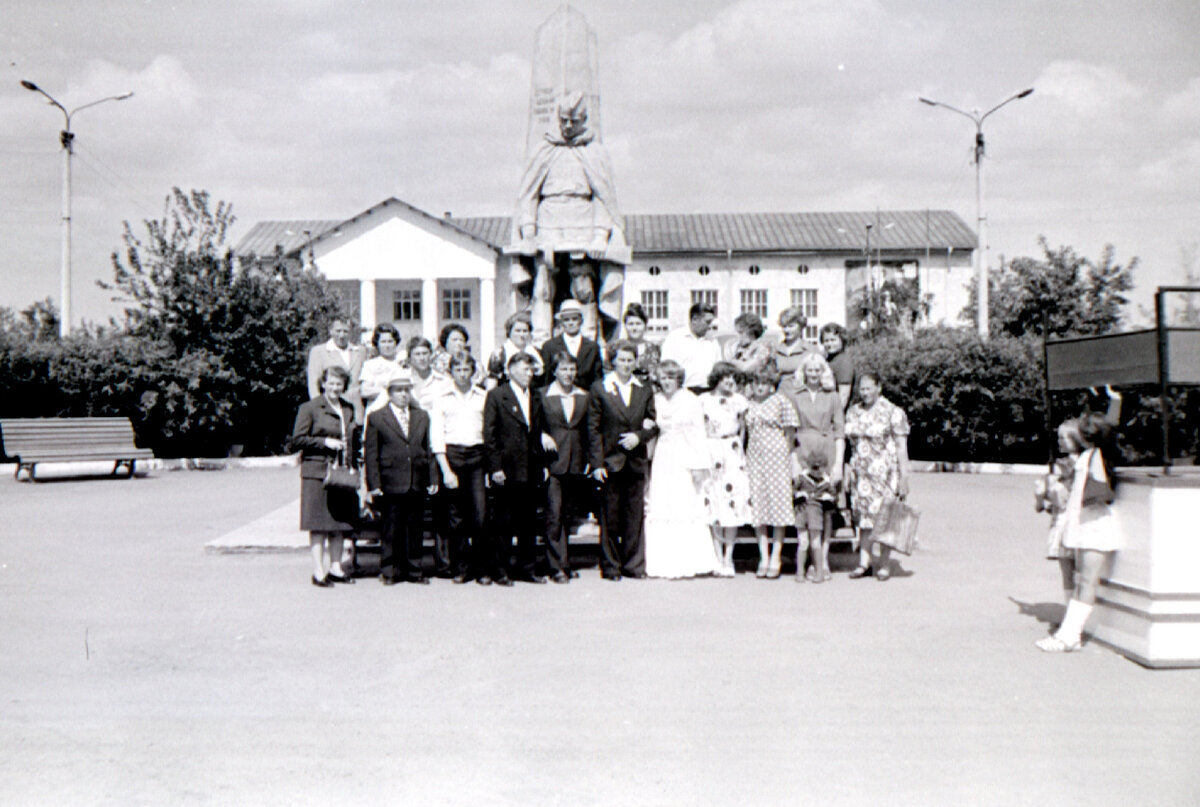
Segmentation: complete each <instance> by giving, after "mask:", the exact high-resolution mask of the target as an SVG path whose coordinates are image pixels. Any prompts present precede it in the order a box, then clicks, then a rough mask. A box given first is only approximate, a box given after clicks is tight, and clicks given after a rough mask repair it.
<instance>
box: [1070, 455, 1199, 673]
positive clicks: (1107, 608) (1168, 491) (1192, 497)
mask: <svg viewBox="0 0 1200 807" xmlns="http://www.w3.org/2000/svg"><path fill="white" fill-rule="evenodd" d="M1116 512H1117V518H1118V520H1119V522H1120V525H1121V533H1122V536H1123V543H1122V547H1121V549H1120V551H1118V552H1117V553H1115V555H1114V557H1113V560H1112V563H1111V567H1110V569H1109V570H1108V573H1107V575H1106V576H1105V577H1104V578H1103V579H1102V580H1101V585H1100V590H1099V593H1098V596H1097V601H1096V610H1095V612H1094V613H1093V615H1092V618H1091V620H1089V628H1090V630H1089V633H1091V635H1092V636H1093V638H1094V639H1096V640H1098V641H1099V642H1101V643H1102V644H1105V645H1108V646H1109V647H1111V648H1113V649H1114V650H1116V651H1117V652H1119V653H1121V654H1123V655H1125V656H1126V657H1128V658H1130V659H1133V660H1134V661H1136V662H1138V663H1139V664H1143V665H1145V666H1147V667H1200V474H1195V473H1186V474H1179V475H1174V474H1173V475H1171V476H1162V475H1161V474H1150V473H1126V474H1123V475H1122V476H1121V484H1120V486H1119V488H1118V492H1117V504H1116Z"/></svg>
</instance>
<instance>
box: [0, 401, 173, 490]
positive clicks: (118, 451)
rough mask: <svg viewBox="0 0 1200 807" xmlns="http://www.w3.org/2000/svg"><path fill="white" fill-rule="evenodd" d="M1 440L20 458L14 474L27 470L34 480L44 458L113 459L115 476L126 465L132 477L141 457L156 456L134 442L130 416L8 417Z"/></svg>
mask: <svg viewBox="0 0 1200 807" xmlns="http://www.w3.org/2000/svg"><path fill="white" fill-rule="evenodd" d="M0 441H2V442H3V446H4V453H5V455H7V456H8V458H9V459H10V460H16V461H17V470H16V472H15V473H14V474H13V478H14V479H20V478H21V471H23V470H24V471H26V472H27V473H28V479H29V481H31V482H33V481H36V479H35V477H34V469H35V468H36V466H37V465H38V463H43V462H88V461H104V462H112V463H113V469H112V475H113V476H117V475H118V473H119V472H120V471H121V469H122V468H124V469H125V472H126V478H131V477H132V476H133V470H134V463H135V462H136V461H137V460H149V459H154V452H153V451H151V450H150V449H148V448H138V447H137V446H136V445H134V435H133V426H132V425H131V424H130V423H129V418H120V417H115V418H114V417H95V418H5V419H0Z"/></svg>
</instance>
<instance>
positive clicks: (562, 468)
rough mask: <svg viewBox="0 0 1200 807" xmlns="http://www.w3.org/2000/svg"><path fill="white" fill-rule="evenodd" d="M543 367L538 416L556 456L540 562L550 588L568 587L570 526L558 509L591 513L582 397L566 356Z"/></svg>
mask: <svg viewBox="0 0 1200 807" xmlns="http://www.w3.org/2000/svg"><path fill="white" fill-rule="evenodd" d="M547 366H548V367H549V368H550V372H551V373H552V375H551V378H552V379H553V380H552V381H551V383H550V386H548V387H546V388H545V389H544V390H543V391H542V415H543V417H544V418H545V420H546V431H547V432H549V434H550V437H551V438H553V440H554V444H555V446H556V450H555V453H554V454H553V455H552V456H551V457H550V461H549V466H550V467H549V472H550V477H549V479H548V480H547V481H546V562H547V564H548V565H549V567H550V574H551V579H552V580H553V581H554V582H555V583H568V582H570V580H571V577H572V576H573V573H572V572H571V566H570V563H569V561H568V560H567V534H568V533H569V532H570V524H569V523H568V521H567V520H566V519H565V518H564V516H565V515H566V507H564V505H575V506H576V507H577V508H578V509H580V510H583V511H585V512H586V511H587V510H589V509H591V507H592V503H591V501H590V500H591V498H592V483H591V480H589V479H588V478H587V476H586V475H585V471H586V470H587V463H588V455H587V415H588V393H587V391H586V390H583V389H580V388H579V387H577V386H575V372H576V362H575V357H574V356H572V355H571V354H570V353H567V352H565V351H564V352H562V353H557V354H555V355H554V356H551V357H550V363H549V364H548V365H547Z"/></svg>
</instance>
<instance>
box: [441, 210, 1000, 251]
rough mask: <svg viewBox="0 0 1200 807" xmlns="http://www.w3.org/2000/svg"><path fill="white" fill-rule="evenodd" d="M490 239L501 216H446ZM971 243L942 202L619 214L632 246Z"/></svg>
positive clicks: (504, 221) (826, 247)
mask: <svg viewBox="0 0 1200 807" xmlns="http://www.w3.org/2000/svg"><path fill="white" fill-rule="evenodd" d="M452 221H453V222H454V223H455V224H456V225H458V226H459V227H461V228H462V229H464V230H466V231H468V232H471V233H474V234H475V235H476V236H478V237H479V238H481V239H483V240H484V241H487V242H488V243H490V244H495V245H497V246H502V245H504V244H506V243H508V239H509V237H510V233H511V227H512V220H511V219H509V218H507V217H495V216H493V217H484V218H461V219H453V220H452ZM868 224H869V225H871V247H872V248H875V247H879V248H881V249H887V250H924V249H925V248H926V246H928V247H930V248H931V249H946V248H947V247H953V248H954V249H956V250H971V249H974V248H975V245H976V239H975V233H973V232H972V231H971V228H969V227H968V226H967V224H966V222H964V221H963V220H962V219H961V218H960V217H959V216H958V214H957V213H953V212H951V211H949V210H930V211H925V210H881V211H878V212H876V211H870V212H848V213H677V214H669V213H663V214H652V215H630V216H626V217H625V240H626V241H628V242H629V245H630V246H631V247H633V251H634V252H640V253H653V252H665V253H669V252H725V251H726V250H733V251H735V252H807V251H814V252H853V251H856V250H859V251H860V250H862V249H863V248H864V247H865V246H866V232H867V225H868Z"/></svg>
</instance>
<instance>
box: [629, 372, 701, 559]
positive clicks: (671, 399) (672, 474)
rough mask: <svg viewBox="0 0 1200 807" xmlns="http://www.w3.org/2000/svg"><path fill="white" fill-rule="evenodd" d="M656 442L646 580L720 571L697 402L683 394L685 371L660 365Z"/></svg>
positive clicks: (648, 504)
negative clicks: (706, 497)
mask: <svg viewBox="0 0 1200 807" xmlns="http://www.w3.org/2000/svg"><path fill="white" fill-rule="evenodd" d="M658 380H659V383H660V385H661V387H662V392H660V393H658V394H656V395H655V396H654V407H655V410H656V414H657V421H656V422H657V423H658V429H659V434H658V439H657V445H656V446H655V448H654V459H653V461H652V462H651V464H650V485H649V488H648V490H647V492H646V529H645V546H646V575H647V576H648V577H675V578H678V577H696V576H697V575H702V574H712V573H713V572H715V571H716V570H717V568H718V566H719V564H718V562H717V555H716V552H715V551H714V550H713V542H712V531H711V530H709V528H708V511H707V509H705V507H704V496H703V494H702V493H701V491H700V487H701V484H702V482H703V480H704V477H705V476H706V475H707V474H708V473H709V471H710V470H711V459H710V458H709V453H708V444H707V441H706V440H705V437H704V410H703V409H702V408H701V406H700V399H699V398H697V397H696V396H695V395H693V394H692V393H691V392H688V391H687V390H686V389H682V388H681V386H682V384H683V368H682V367H681V366H680V365H679V364H677V363H676V362H673V361H664V362H662V363H661V364H660V365H659V366H658Z"/></svg>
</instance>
